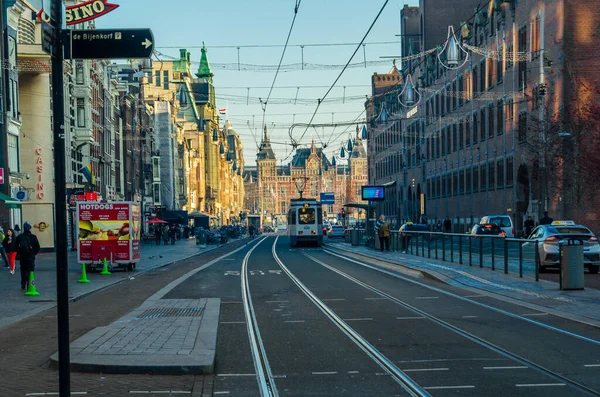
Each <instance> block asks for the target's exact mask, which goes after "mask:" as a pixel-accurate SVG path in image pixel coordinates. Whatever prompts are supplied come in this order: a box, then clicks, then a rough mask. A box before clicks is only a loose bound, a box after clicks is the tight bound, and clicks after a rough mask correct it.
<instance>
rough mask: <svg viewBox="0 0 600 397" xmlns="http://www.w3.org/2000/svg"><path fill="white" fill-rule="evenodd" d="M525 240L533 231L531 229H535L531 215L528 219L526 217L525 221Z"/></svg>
mask: <svg viewBox="0 0 600 397" xmlns="http://www.w3.org/2000/svg"><path fill="white" fill-rule="evenodd" d="M524 226H525V238H527V237H529V236H530V235H531V232H532V231H533V228H534V227H535V222H534V221H533V217H532V216H531V215H529V217H527V220H526V221H525V224H524Z"/></svg>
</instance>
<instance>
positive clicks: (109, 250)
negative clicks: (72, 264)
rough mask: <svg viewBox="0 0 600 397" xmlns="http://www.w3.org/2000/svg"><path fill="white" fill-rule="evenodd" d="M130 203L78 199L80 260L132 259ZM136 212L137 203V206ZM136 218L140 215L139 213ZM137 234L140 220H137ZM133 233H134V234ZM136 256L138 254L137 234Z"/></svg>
mask: <svg viewBox="0 0 600 397" xmlns="http://www.w3.org/2000/svg"><path fill="white" fill-rule="evenodd" d="M131 207H132V206H131V204H130V203H98V202H83V203H78V204H77V208H78V220H79V241H78V243H79V260H80V261H94V262H98V261H102V260H103V259H104V258H106V259H107V260H108V261H111V258H112V261H113V262H116V261H131V260H132V259H133V258H131V255H130V247H131V230H132V229H131V225H130V219H131V218H130V217H131V214H130V211H131ZM137 212H138V214H139V207H138V209H137ZM138 219H139V215H138ZM137 233H138V234H139V220H138V222H137ZM134 236H135V235H134ZM137 240H138V248H137V251H138V257H139V236H138V237H137Z"/></svg>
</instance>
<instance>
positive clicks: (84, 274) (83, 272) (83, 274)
mask: <svg viewBox="0 0 600 397" xmlns="http://www.w3.org/2000/svg"><path fill="white" fill-rule="evenodd" d="M77 282H78V283H80V284H88V283H89V282H90V280H88V278H87V271H86V269H85V263H82V264H81V278H80V279H79V280H78V281H77Z"/></svg>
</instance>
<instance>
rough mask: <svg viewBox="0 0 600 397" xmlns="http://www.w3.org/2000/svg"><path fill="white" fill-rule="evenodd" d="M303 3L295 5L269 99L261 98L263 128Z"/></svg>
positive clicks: (299, 1)
mask: <svg viewBox="0 0 600 397" xmlns="http://www.w3.org/2000/svg"><path fill="white" fill-rule="evenodd" d="M301 3H302V0H296V6H295V7H294V18H293V19H292V24H291V25H290V30H289V31H288V35H287V38H286V39H285V45H284V46H283V51H282V52H281V58H279V65H277V71H276V72H275V77H273V83H271V89H270V90H269V95H267V100H266V101H265V102H264V105H263V103H262V100H261V107H262V110H263V118H262V129H263V130H264V128H265V116H266V113H267V106H268V105H269V99H270V98H271V93H272V92H273V87H274V86H275V82H276V81H277V76H278V75H279V70H280V69H281V64H282V62H283V57H284V56H285V50H286V49H287V47H288V43H289V42H290V37H291V35H292V30H293V29H294V24H295V23H296V17H297V16H298V9H299V8H300V4H301ZM259 99H260V98H259Z"/></svg>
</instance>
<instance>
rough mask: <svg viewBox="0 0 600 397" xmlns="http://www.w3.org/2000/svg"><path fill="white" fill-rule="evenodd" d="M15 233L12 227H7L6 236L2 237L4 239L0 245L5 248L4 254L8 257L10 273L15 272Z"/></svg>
mask: <svg viewBox="0 0 600 397" xmlns="http://www.w3.org/2000/svg"><path fill="white" fill-rule="evenodd" d="M16 239H17V237H16V235H15V231H14V230H13V229H8V230H7V231H6V237H4V241H3V242H2V247H4V249H5V250H6V256H7V257H8V264H9V265H10V274H15V259H16V258H17V251H15V246H16V244H17V243H16Z"/></svg>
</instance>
